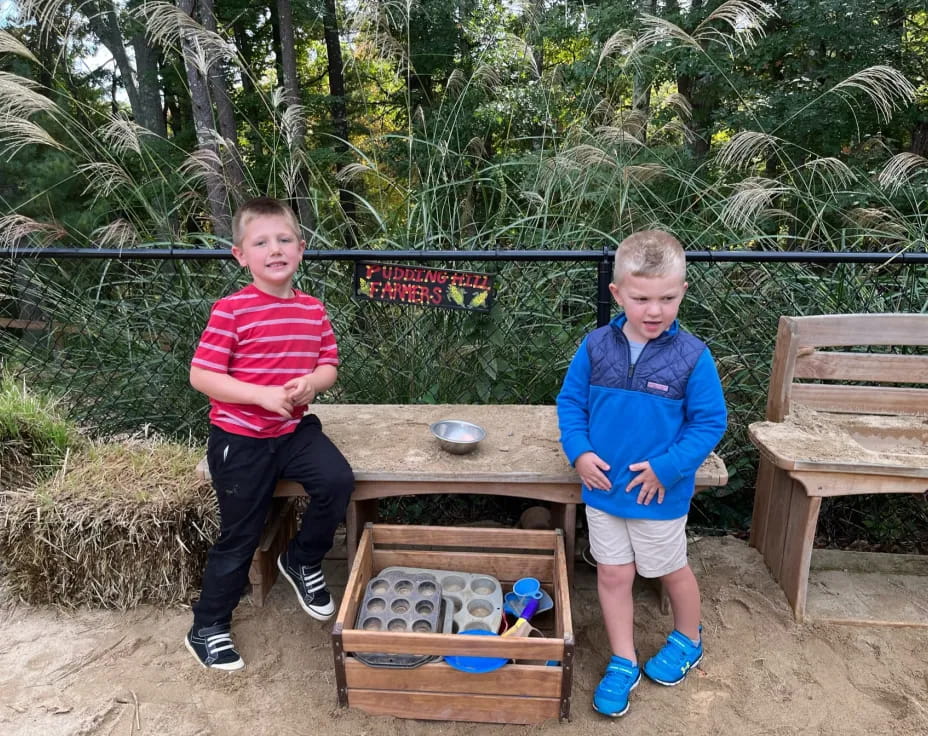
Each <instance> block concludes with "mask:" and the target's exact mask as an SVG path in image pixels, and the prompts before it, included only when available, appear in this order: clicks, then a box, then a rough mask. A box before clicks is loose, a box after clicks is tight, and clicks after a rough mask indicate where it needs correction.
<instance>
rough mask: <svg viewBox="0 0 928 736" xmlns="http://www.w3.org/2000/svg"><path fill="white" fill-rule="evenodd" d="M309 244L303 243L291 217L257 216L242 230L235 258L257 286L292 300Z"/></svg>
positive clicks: (233, 249)
mask: <svg viewBox="0 0 928 736" xmlns="http://www.w3.org/2000/svg"><path fill="white" fill-rule="evenodd" d="M305 247H306V242H305V241H303V240H300V237H299V235H298V234H297V233H296V231H294V229H293V223H292V222H291V221H290V218H288V217H286V216H284V215H258V216H256V217H254V218H252V219H251V220H249V221H248V222H247V223H246V224H245V225H244V226H243V227H242V237H241V240H240V242H239V243H238V244H237V245H234V246H232V255H233V256H235V260H237V261H238V263H239V265H240V266H246V267H247V268H248V270H249V271H251V275H252V277H253V278H254V283H255V286H257V287H258V288H259V289H261V291H263V292H266V293H268V294H272V295H273V296H281V297H289V296H290V294H291V284H292V282H293V274H295V273H296V270H297V269H298V268H299V267H300V262H301V261H302V260H303V249H304V248H305Z"/></svg>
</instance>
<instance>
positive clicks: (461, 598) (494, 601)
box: [381, 567, 503, 634]
mask: <svg viewBox="0 0 928 736" xmlns="http://www.w3.org/2000/svg"><path fill="white" fill-rule="evenodd" d="M387 573H389V574H390V575H403V574H406V575H409V576H414V575H428V576H431V577H432V578H433V579H436V580H437V581H438V584H439V586H440V591H441V596H442V597H443V598H446V599H448V600H450V601H451V603H452V606H453V612H452V623H451V631H450V632H448V631H445V632H442V633H452V634H457V633H458V632H461V631H470V630H473V629H482V630H483V631H489V632H490V633H493V634H495V633H497V632H498V631H499V627H500V624H501V623H502V620H503V589H502V586H501V585H500V583H499V580H497V579H496V578H495V577H493V576H492V575H482V574H473V573H466V572H455V571H453V570H433V569H429V568H423V567H386V568H384V570H383V572H382V573H381V575H385V574H387Z"/></svg>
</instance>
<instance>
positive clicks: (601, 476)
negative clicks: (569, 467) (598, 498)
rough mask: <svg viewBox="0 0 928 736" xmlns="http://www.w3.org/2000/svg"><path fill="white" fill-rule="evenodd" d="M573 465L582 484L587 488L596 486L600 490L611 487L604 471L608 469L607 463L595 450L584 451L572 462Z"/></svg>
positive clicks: (606, 489)
mask: <svg viewBox="0 0 928 736" xmlns="http://www.w3.org/2000/svg"><path fill="white" fill-rule="evenodd" d="M574 467H575V468H576V469H577V474H578V475H579V476H580V480H582V481H583V485H585V486H586V487H587V488H596V489H597V490H600V491H608V490H611V489H612V484H611V483H610V482H609V479H608V478H607V477H606V473H605V471H608V470H609V463H607V462H606V461H605V460H603V459H602V458H601V457H600V456H599V455H597V454H596V453H595V452H584V453H583V454H582V455H581V456H580V457H578V458H577V460H576V461H575V462H574Z"/></svg>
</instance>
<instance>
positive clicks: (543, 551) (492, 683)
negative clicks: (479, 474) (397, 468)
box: [332, 524, 574, 724]
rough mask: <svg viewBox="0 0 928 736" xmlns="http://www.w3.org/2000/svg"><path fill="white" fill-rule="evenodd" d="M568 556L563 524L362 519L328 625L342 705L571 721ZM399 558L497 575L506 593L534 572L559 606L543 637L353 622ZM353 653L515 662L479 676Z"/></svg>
mask: <svg viewBox="0 0 928 736" xmlns="http://www.w3.org/2000/svg"><path fill="white" fill-rule="evenodd" d="M566 562H567V561H566V557H565V553H564V538H563V534H562V533H561V532H560V531H548V530H523V529H495V528H494V529H484V528H474V527H466V528H454V527H437V526H394V525H385V524H368V525H366V526H365V529H364V532H363V533H362V535H361V540H360V544H359V546H358V551H357V554H356V555H355V558H354V564H353V565H352V567H351V573H350V575H349V577H348V583H347V585H346V588H345V595H344V598H343V599H342V604H341V607H340V608H339V611H338V618H337V619H336V621H335V625H334V627H333V630H332V648H333V652H334V655H335V676H336V685H337V688H338V702H339V705H341V706H343V707H344V706H350V707H353V708H359V709H361V710H363V711H365V712H367V713H371V714H375V715H391V716H397V717H400V718H420V719H429V720H442V721H445V720H448V721H477V722H489V723H520V724H529V723H540V722H541V721H545V720H547V719H551V718H557V719H564V720H566V719H568V718H569V716H570V692H571V684H572V676H573V666H574V662H573V660H574V636H573V626H572V623H571V617H570V596H569V591H568V585H567V565H566ZM393 565H400V566H405V567H424V568H430V569H439V570H456V571H460V572H465V573H475V574H488V575H493V576H494V577H496V578H497V579H498V580H499V581H500V583H501V584H502V585H503V588H504V590H509V589H511V586H512V583H513V582H514V581H515V580H518V579H519V578H522V577H526V576H531V577H536V578H538V579H539V580H540V581H541V583H542V586H543V588H544V589H545V590H546V591H547V592H548V593H549V594H550V595H551V597H552V599H553V600H554V608H553V609H552V610H551V611H550V612H546V613H544V614H543V616H544V618H542V617H539V619H538V623H539V624H541V625H542V626H543V629H542V631H543V633H544V637H541V638H537V637H534V636H533V637H530V638H510V637H482V636H481V637H474V636H462V635H460V634H420V633H406V632H392V631H366V630H363V629H357V628H354V626H355V621H356V620H357V612H358V606H359V605H360V603H361V601H362V599H363V597H364V592H365V590H366V588H367V584H368V582H369V581H370V579H371V577H372V576H374V575H375V574H377V573H379V572H380V571H381V570H382V569H383V568H385V567H390V566H393ZM353 652H383V653H388V654H431V655H442V656H445V655H475V656H486V657H506V658H509V659H511V660H513V662H510V663H508V664H506V665H505V666H503V667H502V668H501V669H498V670H496V671H495V672H487V673H482V674H473V673H465V672H460V671H458V670H456V669H453V668H452V667H451V666H449V665H448V664H447V663H445V662H444V661H436V662H430V663H428V664H424V665H421V666H419V667H414V668H411V669H402V668H395V667H393V668H378V667H369V666H368V665H366V664H364V663H363V662H361V661H360V660H358V659H357V658H356V657H354V656H353V654H352V653H353ZM514 662H519V664H516V663H514ZM522 662H537V663H539V664H527V663H526V664H522ZM540 663H546V664H540ZM548 663H557V664H548Z"/></svg>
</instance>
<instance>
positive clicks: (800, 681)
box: [0, 538, 928, 736]
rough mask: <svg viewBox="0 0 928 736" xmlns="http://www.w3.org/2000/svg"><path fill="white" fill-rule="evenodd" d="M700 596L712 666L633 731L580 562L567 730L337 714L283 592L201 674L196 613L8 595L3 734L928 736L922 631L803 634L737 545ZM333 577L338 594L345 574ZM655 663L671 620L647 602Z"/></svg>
mask: <svg viewBox="0 0 928 736" xmlns="http://www.w3.org/2000/svg"><path fill="white" fill-rule="evenodd" d="M691 561H692V564H693V567H694V569H695V571H696V574H697V576H698V577H699V579H700V582H701V585H702V590H703V597H704V609H705V610H704V628H705V634H704V636H705V641H706V657H705V658H704V660H703V663H702V665H701V666H700V669H699V670H697V671H696V672H694V673H693V674H692V675H691V676H690V677H689V678H688V679H687V681H686V682H685V683H684V684H683V685H682V686H680V687H676V688H663V687H660V686H658V685H655V684H653V683H650V682H647V681H643V682H642V684H641V686H640V687H639V688H638V689H637V690H636V691H635V693H634V694H633V696H632V706H631V710H630V711H629V713H628V715H627V716H625V717H624V718H623V719H621V721H620V723H615V722H612V721H610V720H608V719H605V718H603V717H601V716H599V715H597V714H596V713H595V712H593V710H592V708H591V706H590V697H591V693H592V690H593V688H594V687H595V686H596V683H597V681H598V679H599V676H600V674H601V671H602V667H603V665H604V663H605V660H606V657H607V648H606V639H605V632H604V630H603V626H602V622H601V621H600V619H599V611H598V606H597V604H596V594H595V573H594V572H593V571H592V570H591V569H590V568H588V567H587V566H586V565H584V564H583V563H579V562H578V566H577V573H578V574H577V581H576V586H575V591H574V594H573V600H572V603H573V617H574V630H575V636H576V642H577V662H576V665H577V666H576V671H575V677H574V686H573V706H572V718H571V723H569V724H559V723H557V722H554V721H549V722H546V723H544V724H542V725H541V726H540V727H532V728H531V730H530V729H529V727H520V726H494V725H490V724H474V723H450V722H429V721H414V720H399V719H393V718H382V717H374V716H368V715H366V714H364V713H362V712H359V711H357V710H354V709H351V708H348V709H339V708H338V707H337V705H336V700H335V683H334V673H333V664H332V653H331V649H330V645H329V638H328V626H327V625H322V624H319V623H318V622H314V621H312V620H310V619H309V618H308V617H306V616H305V614H303V613H302V612H300V611H299V609H298V608H297V605H296V602H295V601H294V600H293V598H292V597H291V596H292V594H291V593H290V590H289V588H287V587H285V586H284V585H283V584H282V583H278V585H277V586H275V588H274V590H273V591H272V593H271V595H270V597H269V599H268V603H267V606H266V607H265V608H264V609H257V608H254V607H253V606H251V605H250V603H249V602H247V601H246V602H243V604H242V605H241V606H240V608H239V610H238V612H237V615H236V619H235V623H234V633H235V635H236V639H237V643H238V645H239V649H240V650H241V652H242V656H243V657H244V658H245V660H246V662H247V667H246V668H245V669H244V670H243V671H242V672H239V673H234V674H223V673H216V672H211V671H206V670H204V669H202V668H200V667H199V666H198V665H197V664H196V663H195V662H194V661H193V659H192V658H191V656H190V655H189V654H188V653H187V652H186V650H185V649H184V647H183V645H182V638H183V635H184V633H185V631H186V629H187V627H188V625H189V620H190V619H189V612H188V611H186V610H182V609H172V610H158V609H153V608H148V607H142V608H138V609H135V610H132V611H129V612H127V613H119V612H112V611H79V612H77V613H67V614H65V613H58V612H56V611H54V610H51V609H45V608H34V607H30V606H25V605H21V604H18V603H15V602H13V601H10V600H9V599H8V597H6V598H4V597H3V594H2V593H0V624H2V630H3V639H2V641H0V733H3V734H4V735H5V736H26V735H28V736H56V735H58V734H67V735H68V736H73V735H82V734H104V735H105V734H118V735H119V736H130V735H131V736H134V735H135V734H158V735H159V736H165V735H167V736H195V735H199V736H205V735H207V734H216V735H217V736H219V735H223V736H227V735H229V734H243V735H244V734H248V735H249V736H251V735H254V734H261V735H263V734H269V735H270V734H273V735H274V736H287V735H289V734H316V733H325V734H330V735H335V734H345V735H346V736H348V735H350V736H359V735H360V734H373V733H396V734H410V735H411V736H426V735H428V736H434V734H467V735H470V734H474V735H478V734H479V735H483V734H485V735H486V736H490V735H491V734H493V736H499V735H500V734H503V735H505V734H528V733H533V734H534V733H542V734H555V733H559V734H566V733H570V734H580V736H592V735H593V734H610V736H612V735H613V734H615V733H617V729H620V730H621V733H623V734H631V735H634V734H649V735H650V734H662V735H664V736H667V735H671V734H681V736H682V734H686V735H687V736H692V735H694V734H722V735H728V734H745V735H757V736H760V735H766V736H792V735H794V734H797V735H798V734H816V735H817V736H832V735H833V736H858V735H859V736H874V735H882V734H887V735H888V734H895V735H896V736H924V734H928V633H926V630H925V629H915V628H890V627H854V626H828V625H820V624H814V623H813V624H806V625H797V624H795V623H794V622H793V619H792V616H791V614H790V611H789V609H788V608H787V604H786V601H785V599H784V597H783V595H782V593H781V591H780V589H779V588H778V587H777V585H776V583H774V582H773V580H772V579H771V577H770V574H769V573H768V572H767V570H766V568H765V567H764V565H763V562H762V561H761V559H760V556H759V555H758V554H757V552H756V551H755V550H753V549H751V548H750V547H748V546H747V545H746V544H745V543H744V542H742V541H739V540H737V539H733V538H705V539H701V540H698V541H697V542H695V543H694V544H692V545H691ZM328 574H329V577H330V580H331V581H332V582H333V588H334V589H335V592H336V593H337V594H340V593H341V586H342V585H344V581H345V569H344V563H341V562H337V561H333V562H331V563H330V564H329V569H328ZM636 608H637V610H636V615H637V622H636V630H637V634H638V646H639V649H640V652H641V656H642V657H647V656H649V655H650V654H651V653H652V652H653V651H654V650H655V649H656V648H657V647H658V646H659V645H660V643H661V642H662V639H663V636H664V633H665V631H666V630H667V629H668V627H669V624H670V622H669V620H668V619H667V618H666V617H662V616H661V614H660V612H659V607H658V602H657V597H656V595H655V594H654V592H653V590H652V589H651V588H648V587H642V588H641V589H640V592H639V595H638V598H637V603H636Z"/></svg>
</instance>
